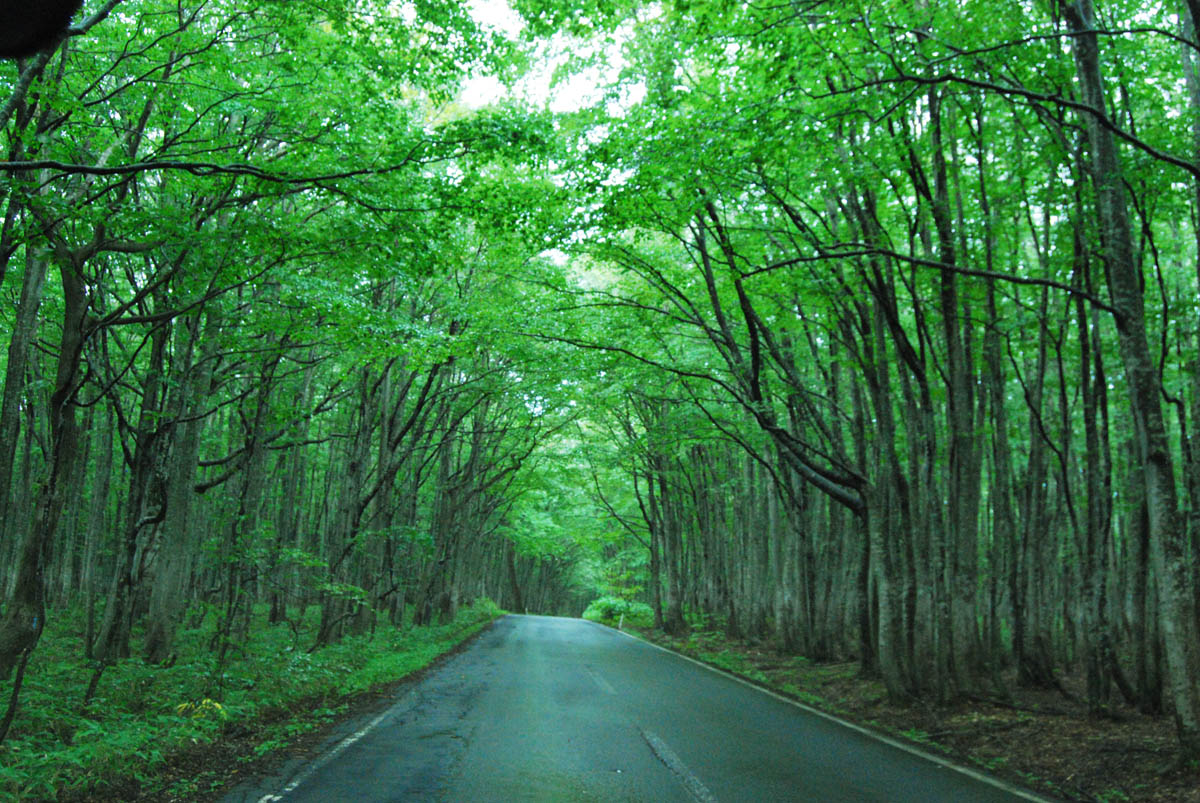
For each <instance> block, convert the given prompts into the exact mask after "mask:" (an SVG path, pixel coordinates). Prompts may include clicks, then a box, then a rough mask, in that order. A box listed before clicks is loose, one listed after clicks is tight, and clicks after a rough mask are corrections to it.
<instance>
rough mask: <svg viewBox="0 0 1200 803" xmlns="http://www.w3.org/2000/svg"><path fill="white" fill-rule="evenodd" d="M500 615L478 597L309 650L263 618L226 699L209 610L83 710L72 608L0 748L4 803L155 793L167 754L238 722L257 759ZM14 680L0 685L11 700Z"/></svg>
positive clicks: (113, 676)
mask: <svg viewBox="0 0 1200 803" xmlns="http://www.w3.org/2000/svg"><path fill="white" fill-rule="evenodd" d="M260 613H261V612H260ZM501 613H502V611H501V610H500V609H499V608H498V607H497V606H496V604H495V603H494V602H492V601H491V600H489V599H486V598H481V599H479V600H476V601H475V602H474V603H472V604H471V605H468V606H465V607H463V608H462V609H461V610H460V612H459V616H458V617H457V619H456V620H455V621H454V622H452V623H450V624H448V625H444V626H439V627H423V628H396V627H391V626H385V627H379V628H378V629H377V630H376V632H375V633H374V634H373V635H361V636H350V637H347V638H345V639H343V640H342V641H340V642H338V643H337V644H335V645H333V646H331V647H328V648H326V649H323V650H319V651H316V652H311V653H310V652H305V651H303V650H300V649H297V648H296V647H295V646H294V642H295V637H294V634H293V633H292V632H291V630H290V628H289V627H288V626H286V625H275V626H267V625H265V624H256V625H255V626H254V627H253V628H252V630H251V633H250V635H249V638H248V641H247V642H246V643H245V644H244V645H243V648H242V649H241V650H238V651H236V656H235V657H234V658H232V659H231V660H229V661H228V663H227V665H226V666H225V668H224V671H223V673H222V677H221V681H222V683H221V688H222V689H223V691H222V693H221V695H220V696H219V698H218V697H217V696H215V695H214V696H210V695H209V694H206V692H205V688H204V684H205V680H206V678H208V677H209V676H210V674H211V672H212V669H213V661H214V658H213V656H212V655H211V654H210V653H209V652H208V650H207V647H206V645H207V643H208V642H209V640H210V638H211V636H212V633H213V627H214V620H215V618H216V617H215V616H209V617H208V620H207V621H206V622H205V623H203V624H202V626H201V627H199V628H195V629H193V630H189V631H181V632H180V633H179V634H178V636H177V649H178V658H177V659H176V661H175V663H174V664H172V665H171V666H165V667H159V666H152V665H148V664H146V663H144V662H142V661H140V660H137V659H128V660H123V661H119V662H117V663H116V664H115V665H113V666H111V667H108V668H106V669H105V671H104V673H103V675H102V676H101V680H100V683H99V685H98V686H97V690H96V695H95V697H94V698H93V699H92V700H91V702H90V704H89V705H88V707H87V709H86V713H85V714H84V715H83V716H80V714H79V712H80V705H81V702H82V699H83V695H84V690H85V688H86V687H87V685H88V682H89V679H90V677H91V674H92V672H93V671H94V667H92V666H84V665H81V664H80V663H79V661H78V660H77V659H75V658H74V657H73V653H74V647H75V645H76V644H77V636H76V635H75V632H74V631H73V630H72V627H71V625H72V616H70V615H66V614H64V615H63V616H61V617H54V618H51V619H50V623H51V624H50V627H49V630H48V631H47V633H46V634H44V635H43V638H42V645H41V649H39V651H38V652H37V653H35V654H34V657H33V659H32V660H31V662H30V666H29V669H28V672H27V675H26V678H25V686H24V694H23V700H22V712H21V716H20V717H18V719H17V720H16V723H15V724H14V727H13V731H12V733H11V734H10V736H9V738H8V739H7V740H6V741H5V742H4V743H3V744H2V745H0V800H31V799H53V798H55V797H57V796H58V795H59V794H62V793H67V792H70V793H76V794H83V793H88V794H94V795H97V796H101V797H102V796H104V795H105V790H106V789H113V788H117V787H119V788H121V789H123V790H124V789H127V788H129V784H131V783H132V784H135V785H137V786H138V787H139V788H141V789H142V790H143V791H144V792H151V791H154V790H158V789H159V788H160V783H161V782H160V781H159V780H158V778H157V773H158V772H159V771H160V770H161V768H162V767H163V765H164V763H165V762H166V761H167V760H168V759H169V758H170V757H171V756H172V754H174V753H177V752H179V751H180V750H183V749H185V748H187V747H189V746H192V745H195V744H204V743H208V742H212V741H215V740H217V739H219V738H221V736H222V734H224V733H226V732H229V731H230V730H231V729H233V730H236V731H237V732H239V733H242V734H245V733H246V732H249V733H251V734H253V735H254V739H253V740H255V741H256V746H255V747H254V748H253V750H254V754H255V755H261V754H264V753H267V752H269V751H271V750H274V749H277V748H279V747H281V746H284V745H286V744H287V743H288V742H289V741H290V740H291V739H293V738H295V737H296V736H298V735H300V734H302V733H305V732H308V731H310V730H313V729H314V728H317V727H319V726H320V725H321V724H323V723H325V722H328V721H329V720H331V719H332V718H334V717H335V716H337V715H338V714H339V713H341V711H343V710H344V708H345V706H344V705H343V704H342V703H341V702H340V701H341V700H343V699H345V698H346V697H347V696H349V695H353V694H356V693H359V692H363V691H367V690H369V689H371V688H373V687H376V686H379V685H381V684H386V683H390V682H393V681H395V680H398V679H400V678H402V677H404V676H405V675H408V674H410V673H411V672H413V671H415V670H417V669H420V668H421V667H424V666H426V665H428V664H429V663H430V662H431V661H433V660H434V659H435V658H437V657H438V656H439V655H441V654H442V653H444V652H446V651H447V650H448V649H451V648H452V647H454V646H455V645H456V644H458V643H459V642H461V641H462V640H463V639H464V638H466V637H468V636H469V635H471V634H473V633H475V632H477V631H478V630H479V629H480V628H481V627H483V626H484V625H485V624H486V623H488V622H490V621H492V620H493V619H495V618H496V617H497V616H499V615H500V614H501ZM256 619H258V618H257V617H256ZM258 621H261V620H258ZM314 624H315V623H314V622H307V623H305V624H303V625H302V627H303V628H304V629H305V630H308V631H311V630H312V628H313V626H314ZM309 639H311V632H309V633H308V634H307V635H306V636H305V640H309ZM9 688H10V686H9V684H8V683H0V694H2V695H4V697H5V698H6V699H7V695H8V689H9Z"/></svg>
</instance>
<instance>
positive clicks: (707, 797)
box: [640, 728, 717, 803]
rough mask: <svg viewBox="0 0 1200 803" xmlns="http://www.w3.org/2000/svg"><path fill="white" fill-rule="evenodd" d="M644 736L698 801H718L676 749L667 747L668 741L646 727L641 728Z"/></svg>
mask: <svg viewBox="0 0 1200 803" xmlns="http://www.w3.org/2000/svg"><path fill="white" fill-rule="evenodd" d="M640 730H641V732H642V738H643V739H645V740H646V744H648V745H650V749H651V750H653V751H654V755H656V756H658V760H659V761H661V762H662V763H663V764H666V765H667V769H669V770H671V772H673V773H675V774H676V775H677V776H678V777H679V780H680V781H682V782H683V788H684V789H686V790H687V791H688V794H690V795H691V796H692V797H693V798H695V799H696V800H697V801H698V803H717V798H716V796H715V795H713V793H712V792H710V791H708V787H707V786H705V785H704V784H703V783H701V782H700V779H699V778H697V777H696V776H695V775H693V774H692V771H691V770H689V769H688V768H687V764H684V763H683V759H681V758H680V757H679V756H677V755H675V751H674V750H672V749H671V748H670V747H667V743H666V742H664V741H663V740H662V739H660V738H659V737H658V736H657V735H656V734H655V733H654V732H653V731H648V730H646V729H645V728H641V729H640Z"/></svg>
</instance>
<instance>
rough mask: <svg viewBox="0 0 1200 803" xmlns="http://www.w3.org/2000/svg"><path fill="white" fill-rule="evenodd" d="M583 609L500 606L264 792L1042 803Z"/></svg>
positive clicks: (265, 799) (258, 791) (506, 802)
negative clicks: (549, 613)
mask: <svg viewBox="0 0 1200 803" xmlns="http://www.w3.org/2000/svg"><path fill="white" fill-rule="evenodd" d="M1041 799H1042V798H1039V797H1036V796H1034V795H1032V794H1029V793H1024V792H1022V791H1021V790H1018V789H1015V788H1012V787H1007V786H1005V785H1003V784H1000V783H998V782H997V783H991V782H989V781H988V780H986V779H984V778H982V776H978V774H976V773H971V772H970V771H967V772H964V771H961V770H957V769H954V768H951V767H948V766H946V765H944V764H942V763H940V762H937V761H934V760H930V759H928V758H925V757H922V756H921V755H918V754H916V753H914V752H910V751H908V750H905V749H902V748H901V747H898V746H895V745H893V744H889V743H887V742H885V741H880V740H879V739H876V738H873V737H871V736H869V735H867V734H865V733H862V732H859V731H858V730H855V729H853V728H851V727H847V726H845V725H841V724H838V723H837V722H834V721H831V720H829V719H826V718H823V717H821V716H819V715H815V714H812V713H810V712H808V711H805V710H804V709H802V708H800V707H797V706H795V705H792V704H791V703H789V702H787V701H786V700H783V699H782V698H778V697H775V696H773V695H771V694H767V693H764V692H762V691H760V690H758V689H755V688H753V687H751V686H750V685H749V684H746V683H743V682H741V681H739V680H737V679H735V678H732V677H729V676H727V675H724V674H721V673H718V672H714V671H711V670H708V669H706V668H704V667H702V666H700V665H698V664H696V663H694V662H692V661H690V660H688V659H685V658H681V657H679V656H677V655H675V654H673V653H670V652H667V651H665V650H662V649H659V648H657V647H654V646H652V645H650V644H647V643H645V642H643V641H640V640H638V639H634V638H631V637H629V636H627V635H624V634H622V633H619V632H617V631H615V630H611V629H609V628H606V627H602V626H600V625H596V624H592V623H591V622H586V621H584V620H581V619H561V618H554V617H546V616H505V617H503V618H501V619H500V620H498V621H497V622H496V623H495V625H493V626H492V627H491V628H490V629H489V630H487V631H486V632H484V633H483V634H482V635H481V636H480V637H479V638H477V639H476V640H475V641H474V642H473V643H472V644H471V645H470V646H469V647H468V648H467V649H465V650H464V651H462V652H460V653H458V654H457V655H454V656H452V657H451V658H450V659H449V660H447V661H446V662H444V663H443V664H441V665H440V666H439V667H437V668H436V669H434V670H433V671H431V672H430V673H429V674H427V675H426V676H425V677H424V678H423V679H422V680H421V681H420V682H419V683H417V684H415V685H413V686H412V687H410V688H409V689H408V690H406V691H405V692H404V693H403V696H402V697H401V698H400V699H399V700H398V701H397V702H396V703H395V704H394V705H392V706H391V707H390V708H389V709H387V710H386V711H384V712H383V713H381V714H378V715H377V716H375V717H373V718H368V719H365V720H364V721H359V722H351V723H348V724H347V725H346V726H345V728H344V730H343V731H342V733H341V734H339V735H338V736H337V737H336V738H335V739H334V740H332V741H331V742H330V743H329V745H328V746H327V748H326V749H325V751H324V752H323V754H322V755H321V757H319V758H318V759H316V760H315V761H311V760H310V761H309V762H308V763H306V764H303V765H296V764H293V766H292V767H290V768H289V769H285V770H284V772H283V774H281V775H279V776H277V777H275V778H271V779H266V780H263V781H260V782H258V783H257V784H250V785H246V786H245V787H243V788H241V789H238V790H235V792H234V793H233V794H230V795H228V796H227V797H226V798H225V799H224V803H269V802H270V801H276V800H281V801H288V803H298V802H299V801H321V802H322V803H328V802H329V801H352V802H353V803H375V802H376V801H379V802H382V801H424V800H436V801H469V802H470V803H477V802H484V801H500V802H503V803H511V802H512V801H654V803H665V802H666V801H700V803H710V802H711V801H791V800H795V801H821V802H822V803H826V802H828V801H856V802H857V801H921V803H930V802H931V801H1014V800H1041Z"/></svg>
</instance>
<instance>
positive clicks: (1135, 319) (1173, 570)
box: [1064, 0, 1200, 760]
mask: <svg viewBox="0 0 1200 803" xmlns="http://www.w3.org/2000/svg"><path fill="white" fill-rule="evenodd" d="M1064 10H1065V12H1066V18H1067V21H1068V23H1069V24H1070V27H1071V30H1072V32H1073V33H1074V34H1075V36H1074V38H1073V39H1072V42H1073V49H1074V52H1075V62H1076V67H1077V69H1078V75H1079V85H1080V96H1081V98H1082V101H1083V103H1084V104H1085V105H1086V106H1088V107H1090V111H1088V112H1081V114H1080V117H1081V119H1082V122H1083V124H1084V126H1085V127H1086V129H1087V132H1088V140H1089V142H1090V145H1091V156H1092V170H1093V182H1094V184H1095V192H1096V207H1097V212H1098V214H1099V218H1100V232H1101V240H1102V247H1103V250H1104V256H1105V264H1106V267H1107V272H1108V286H1109V293H1110V295H1111V298H1112V304H1113V307H1114V308H1115V309H1116V310H1117V321H1116V323H1117V333H1118V347H1119V350H1120V354H1121V361H1122V363H1123V364H1124V367H1125V375H1126V381H1127V382H1128V383H1129V394H1130V405H1131V407H1132V411H1133V419H1134V428H1135V432H1136V436H1137V444H1138V454H1139V457H1140V458H1141V462H1142V470H1143V471H1144V472H1145V482H1146V506H1147V513H1148V521H1149V526H1150V552H1151V557H1152V560H1153V563H1154V569H1155V575H1156V580H1157V582H1158V605H1159V617H1160V624H1161V627H1162V633H1163V643H1164V645H1165V654H1166V659H1167V661H1166V663H1167V676H1168V681H1169V684H1170V690H1171V702H1172V704H1173V705H1174V709H1175V725H1176V733H1177V735H1178V738H1179V745H1180V756H1181V758H1182V759H1184V760H1192V759H1195V758H1200V629H1198V627H1197V621H1196V596H1195V588H1194V587H1193V578H1192V573H1191V569H1190V560H1191V550H1190V545H1189V544H1188V542H1187V533H1186V531H1185V529H1184V526H1183V520H1182V517H1181V515H1180V512H1179V501H1178V496H1177V493H1176V488H1175V474H1174V461H1173V459H1172V456H1171V450H1170V444H1169V442H1168V440H1167V431H1166V424H1165V421H1164V419H1163V414H1162V407H1161V401H1160V399H1161V392H1162V385H1161V381H1160V377H1159V375H1158V369H1157V366H1156V365H1155V362H1154V358H1153V357H1152V356H1151V354H1150V349H1149V344H1148V342H1147V336H1146V318H1145V299H1144V297H1143V294H1142V287H1141V276H1140V273H1139V271H1138V269H1137V264H1136V262H1135V261H1134V256H1133V244H1132V237H1131V230H1130V220H1129V212H1128V208H1127V206H1126V199H1125V189H1124V185H1123V182H1122V175H1121V166H1120V161H1119V158H1118V154H1117V147H1116V141H1115V139H1114V138H1113V134H1112V132H1111V130H1109V128H1108V127H1106V125H1105V123H1106V122H1107V114H1106V111H1105V108H1106V106H1105V95H1104V85H1103V80H1102V78H1101V66H1100V50H1099V41H1098V37H1097V35H1096V29H1095V10H1094V8H1093V4H1092V0H1078V2H1075V3H1071V4H1068V5H1066V6H1065V8H1064Z"/></svg>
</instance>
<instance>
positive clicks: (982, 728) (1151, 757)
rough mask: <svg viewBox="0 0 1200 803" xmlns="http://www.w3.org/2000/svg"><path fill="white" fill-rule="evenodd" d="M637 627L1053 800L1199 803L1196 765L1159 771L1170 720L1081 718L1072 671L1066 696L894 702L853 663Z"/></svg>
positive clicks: (1122, 709)
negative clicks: (816, 659)
mask: <svg viewBox="0 0 1200 803" xmlns="http://www.w3.org/2000/svg"><path fill="white" fill-rule="evenodd" d="M640 632H641V634H642V635H643V637H646V638H647V639H648V640H650V641H653V642H655V643H657V644H660V645H662V646H665V647H668V648H670V649H673V650H675V651H676V652H680V653H682V654H684V655H687V656H689V657H692V658H695V659H697V660H701V661H704V662H705V663H708V664H712V665H714V666H717V667H719V668H721V669H723V670H725V671H728V672H732V673H733V674H736V675H738V676H740V677H743V678H745V679H747V680H749V681H751V682H753V683H756V684H758V685H761V686H766V687H768V688H770V689H772V690H775V691H778V692H780V693H782V694H784V695H785V696H789V697H792V698H794V699H796V700H798V701H800V702H802V703H805V704H807V705H809V706H811V707H813V708H817V709H820V710H822V711H825V712H828V713H830V714H833V715H835V716H837V717H840V718H842V719H845V720H848V721H851V722H854V723H856V724H859V725H862V726H865V727H868V728H872V729H875V730H878V731H882V732H884V733H886V734H888V735H889V736H891V737H893V738H900V739H903V740H906V741H909V742H913V743H916V744H918V745H919V746H920V747H921V748H923V749H925V750H927V751H929V752H932V753H937V754H940V755H943V756H947V757H949V758H952V759H954V760H956V761H958V762H959V763H961V764H964V765H966V766H971V767H976V768H979V769H981V770H984V771H986V772H988V773H990V774H992V775H995V776H998V777H1001V778H1004V779H1006V780H1009V781H1012V782H1013V783H1016V784H1018V785H1021V786H1024V787H1026V788H1027V789H1031V790H1033V791H1037V792H1040V793H1043V794H1047V795H1050V796H1053V797H1055V798H1059V799H1063V800H1080V801H1102V802H1103V803H1117V801H1139V802H1140V801H1155V802H1156V803H1157V802H1159V801H1171V802H1172V803H1200V771H1198V770H1197V769H1196V768H1190V769H1186V770H1182V771H1174V772H1167V773H1164V772H1163V768H1164V767H1167V766H1168V765H1170V764H1171V761H1172V759H1173V757H1174V750H1175V745H1176V742H1175V737H1174V724H1173V722H1172V721H1171V719H1170V718H1169V717H1149V716H1145V715H1143V714H1141V713H1139V712H1137V711H1136V710H1135V709H1133V708H1129V707H1127V706H1124V705H1123V704H1122V705H1117V706H1115V707H1114V709H1113V710H1112V712H1111V716H1109V717H1105V718H1099V717H1092V716H1089V715H1088V712H1087V705H1086V703H1085V702H1084V700H1083V681H1082V679H1081V678H1078V677H1072V676H1070V675H1066V676H1063V677H1062V678H1061V680H1062V682H1063V686H1064V688H1065V689H1066V691H1067V692H1068V693H1070V694H1071V695H1072V697H1070V698H1069V697H1067V696H1065V695H1063V694H1062V693H1061V692H1059V691H1039V690H1028V689H1018V688H1016V687H1015V684H1011V683H1010V685H1009V688H1010V690H1011V697H1012V699H1011V701H1010V702H1007V703H1000V702H991V701H987V700H972V701H960V702H957V703H955V704H953V705H935V704H932V703H909V704H903V703H895V702H891V701H889V700H888V697H887V693H886V691H885V690H884V687H883V684H882V682H880V681H877V680H873V679H869V678H864V677H862V676H861V675H860V674H859V673H858V664H857V662H848V663H830V664H819V663H813V662H810V661H808V660H807V659H805V658H803V657H800V656H795V655H786V654H781V653H779V652H777V651H775V650H774V649H771V648H770V647H769V646H765V645H756V644H751V643H747V642H741V641H730V640H728V639H726V638H725V637H724V636H723V635H722V634H719V633H711V632H694V633H692V634H691V635H690V636H688V637H687V638H671V637H669V636H665V635H663V634H662V633H660V632H653V631H640Z"/></svg>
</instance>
